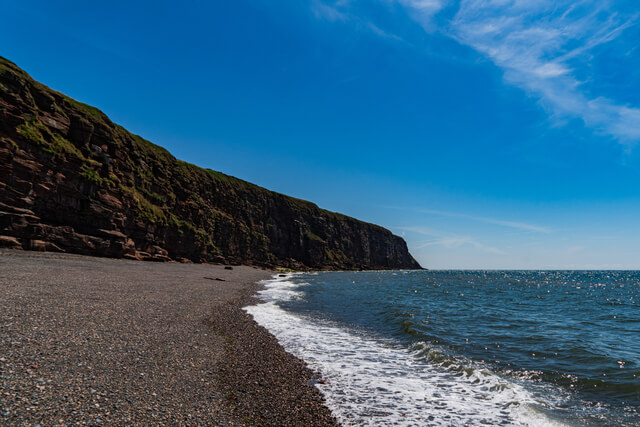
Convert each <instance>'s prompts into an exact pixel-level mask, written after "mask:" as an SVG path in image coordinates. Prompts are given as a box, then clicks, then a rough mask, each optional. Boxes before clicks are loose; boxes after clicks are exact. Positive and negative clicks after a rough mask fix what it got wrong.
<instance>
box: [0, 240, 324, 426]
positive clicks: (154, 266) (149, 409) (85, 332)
mask: <svg viewBox="0 0 640 427" xmlns="http://www.w3.org/2000/svg"><path fill="white" fill-rule="evenodd" d="M271 275H273V272H270V271H265V270H260V269H256V268H253V267H245V266H236V267H233V269H232V270H228V269H225V267H224V266H218V265H194V264H173V263H172V264H163V263H144V262H135V261H124V260H114V259H106V258H92V257H84V256H77V255H66V254H53V253H35V252H23V251H14V250H0V425H35V424H41V425H42V426H49V425H71V424H78V425H332V424H335V420H334V419H333V418H332V416H331V414H330V412H329V411H328V409H326V407H325V406H324V404H323V399H322V396H321V395H320V393H319V392H318V390H317V389H315V388H314V387H312V386H311V385H309V383H310V381H311V380H312V378H313V373H312V372H311V371H310V370H308V369H307V368H306V367H305V365H304V363H303V362H301V361H300V360H299V359H296V358H295V357H293V356H291V355H289V354H288V353H286V352H285V351H284V350H283V349H282V347H280V346H279V345H278V343H277V341H276V340H275V338H274V337H273V336H272V335H270V334H269V333H268V332H267V331H266V330H265V329H264V328H262V327H260V326H259V325H257V324H256V323H255V322H253V320H252V319H251V317H250V316H249V315H248V314H246V313H245V312H244V311H243V310H241V307H242V306H245V305H247V304H249V303H252V302H256V301H254V300H253V299H252V298H251V295H253V294H254V293H255V291H256V290H257V289H258V285H256V282H257V281H259V280H262V279H266V278H269V277H270V276H271Z"/></svg>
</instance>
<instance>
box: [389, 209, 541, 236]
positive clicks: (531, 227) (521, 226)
mask: <svg viewBox="0 0 640 427" xmlns="http://www.w3.org/2000/svg"><path fill="white" fill-rule="evenodd" d="M387 207H388V208H392V209H402V210H411V211H414V212H419V213H424V214H429V215H438V216H444V217H449V218H463V219H470V220H472V221H479V222H484V223H487V224H494V225H499V226H502V227H507V228H515V229H518V230H524V231H535V232H537V233H547V234H548V233H551V230H550V229H549V228H548V227H544V226H541V225H535V224H528V223H526V222H520V221H506V220H503V219H497V218H489V217H485V216H476V215H469V214H464V213H459V212H445V211H438V210H434V209H407V208H402V207H395V206H387ZM422 234H424V233H422Z"/></svg>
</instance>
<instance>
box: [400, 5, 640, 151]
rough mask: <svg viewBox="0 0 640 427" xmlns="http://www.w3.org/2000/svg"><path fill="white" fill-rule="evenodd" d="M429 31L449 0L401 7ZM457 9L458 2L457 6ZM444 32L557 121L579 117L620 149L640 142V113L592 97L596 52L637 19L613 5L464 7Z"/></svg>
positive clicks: (597, 97) (599, 97)
mask: <svg viewBox="0 0 640 427" xmlns="http://www.w3.org/2000/svg"><path fill="white" fill-rule="evenodd" d="M397 1H398V2H399V3H400V4H403V5H405V6H406V7H408V8H409V9H410V10H411V11H413V12H414V13H413V16H414V17H415V18H416V19H417V20H418V21H419V22H420V23H421V24H423V26H427V27H431V26H432V25H433V20H434V15H435V14H437V13H438V12H440V11H441V10H442V9H443V8H444V6H445V2H444V0H397ZM450 3H453V2H450ZM457 6H458V11H457V13H456V14H455V15H454V16H453V18H451V19H450V20H448V21H447V22H441V23H440V29H441V31H442V32H444V33H445V34H447V35H449V36H450V37H452V38H454V39H455V40H457V41H458V42H460V43H462V44H465V45H468V46H470V47H472V48H473V49H475V50H476V51H478V52H480V53H481V54H483V55H485V56H486V57H487V58H489V59H490V60H491V61H493V62H494V63H495V64H496V65H497V66H499V67H500V68H501V69H502V70H503V71H504V78H505V80H506V81H507V82H508V83H510V84H513V85H515V86H518V87H521V88H522V89H524V90H525V91H527V92H528V93H529V94H530V95H532V96H534V97H536V98H537V99H538V100H539V102H540V104H541V105H542V106H543V107H544V108H545V109H546V110H547V111H549V112H550V113H551V115H552V116H553V117H555V118H557V119H565V118H579V119H581V120H582V121H583V122H584V123H585V125H586V126H588V127H590V128H592V129H594V130H595V131H596V132H599V133H601V134H605V135H608V136H611V137H613V138H615V139H616V140H618V141H619V142H621V143H625V144H631V143H635V142H637V141H639V140H640V109H639V108H635V107H633V106H629V105H624V104H623V103H619V102H616V101H615V100H614V99H610V98H607V97H604V96H599V95H598V94H597V93H596V94H591V93H589V92H588V91H587V90H586V89H585V86H586V84H587V83H588V79H589V78H588V77H585V75H588V73H585V72H584V71H585V68H587V69H588V67H589V62H590V61H591V60H592V55H593V51H594V49H595V48H597V47H599V46H602V45H604V44H606V43H610V42H612V41H614V40H616V39H617V38H618V37H619V36H620V35H621V34H622V33H623V32H624V31H625V30H626V29H627V28H629V27H630V26H631V25H632V24H634V23H635V21H636V18H637V16H636V15H632V16H629V15H624V14H622V13H619V12H617V11H616V10H615V9H614V8H613V6H612V3H611V2H610V1H607V0H582V1H576V0H461V1H459V2H457Z"/></svg>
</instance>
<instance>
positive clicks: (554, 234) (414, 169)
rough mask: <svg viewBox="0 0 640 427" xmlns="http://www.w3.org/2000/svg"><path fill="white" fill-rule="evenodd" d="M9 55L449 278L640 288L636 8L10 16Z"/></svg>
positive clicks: (485, 4)
mask: <svg viewBox="0 0 640 427" xmlns="http://www.w3.org/2000/svg"><path fill="white" fill-rule="evenodd" d="M0 6H1V10H2V11H3V12H2V15H1V16H0V55H1V56H4V57H6V58H8V59H10V60H12V61H13V62H15V63H16V64H17V65H18V66H20V67H21V68H23V69H25V70H26V71H27V72H28V73H30V74H31V75H32V76H33V77H34V78H35V79H36V80H39V81H41V82H42V83H44V84H46V85H48V86H49V87H51V88H53V89H56V90H58V91H61V92H63V93H65V94H67V95H69V96H71V97H73V98H75V99H77V100H79V101H82V102H85V103H87V104H91V105H94V106H96V107H98V108H100V109H101V110H102V111H104V112H105V113H106V114H107V115H108V116H109V117H110V118H111V119H112V120H113V121H114V122H116V123H119V124H121V125H123V126H124V127H125V128H127V129H128V130H130V131H132V132H134V133H136V134H139V135H141V136H143V137H145V138H146V139H149V140H150V141H153V142H155V143H157V144H159V145H161V146H163V147H165V148H167V149H168V150H169V151H170V152H172V153H173V154H174V155H175V156H176V157H178V158H180V159H183V160H186V161H189V162H192V163H195V164H197V165H199V166H202V167H208V168H211V169H214V170H219V171H222V172H225V173H227V174H229V175H233V176H236V177H238V178H241V179H245V180H248V181H251V182H253V183H256V184H258V185H261V186H263V187H266V188H269V189H271V190H274V191H278V192H281V193H285V194H289V195H291V196H295V197H298V198H302V199H306V200H310V201H313V202H315V203H316V204H318V205H319V206H320V207H322V208H325V209H328V210H331V211H337V212H341V213H344V214H347V215H350V216H354V217H356V218H359V219H361V220H364V221H368V222H373V223H376V224H380V225H382V226H384V227H386V228H388V229H390V230H391V231H392V232H394V233H395V234H398V235H400V236H403V237H404V238H405V240H406V241H407V244H408V246H409V249H410V251H411V253H412V254H413V256H414V257H415V258H416V259H417V260H418V261H419V262H420V263H421V264H422V266H423V267H426V268H430V269H453V268H456V269H457V268H463V269H640V245H639V242H640V220H639V219H640V218H639V214H640V185H639V184H640V145H639V144H638V142H640V50H639V46H640V45H639V44H638V43H637V41H638V40H640V5H639V4H638V3H637V1H636V0H628V1H625V0H619V1H614V0H611V1H608V0H597V1H596V0H582V1H580V0H572V1H564V0H555V1H549V0H368V1H359V0H281V1H273V0H234V1H213V2H211V1H205V0H183V1H180V2H176V1H165V0H154V1H109V2H86V1H66V0H59V1H56V2H51V1H45V0H40V1H37V0H20V1H18V0H0Z"/></svg>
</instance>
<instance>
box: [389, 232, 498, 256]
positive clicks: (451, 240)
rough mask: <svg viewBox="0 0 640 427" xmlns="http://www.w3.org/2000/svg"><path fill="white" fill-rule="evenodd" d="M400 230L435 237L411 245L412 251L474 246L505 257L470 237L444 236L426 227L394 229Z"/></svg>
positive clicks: (496, 250) (495, 249) (496, 249)
mask: <svg viewBox="0 0 640 427" xmlns="http://www.w3.org/2000/svg"><path fill="white" fill-rule="evenodd" d="M393 228H396V229H398V230H403V232H405V231H406V232H410V233H416V234H421V235H425V236H430V237H434V239H430V240H424V241H417V242H411V243H410V249H411V250H420V249H424V248H426V247H428V246H442V247H445V248H458V247H461V246H473V247H474V248H476V249H479V250H481V251H483V252H489V253H492V254H496V255H505V253H504V252H503V251H501V250H500V249H498V248H495V247H493V246H487V245H484V244H482V243H480V242H478V241H477V240H476V239H474V238H473V237H470V236H451V235H446V234H445V235H443V234H441V233H440V232H438V231H435V230H433V229H430V228H426V227H393Z"/></svg>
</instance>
